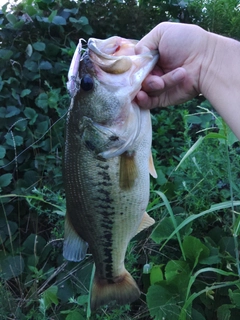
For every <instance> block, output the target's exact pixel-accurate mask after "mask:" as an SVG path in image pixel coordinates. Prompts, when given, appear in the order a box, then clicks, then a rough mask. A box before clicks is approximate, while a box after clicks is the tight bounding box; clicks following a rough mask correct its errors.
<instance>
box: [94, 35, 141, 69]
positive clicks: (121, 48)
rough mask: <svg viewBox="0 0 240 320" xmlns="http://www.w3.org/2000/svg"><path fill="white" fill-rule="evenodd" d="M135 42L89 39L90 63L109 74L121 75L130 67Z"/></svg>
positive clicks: (115, 38) (115, 39)
mask: <svg viewBox="0 0 240 320" xmlns="http://www.w3.org/2000/svg"><path fill="white" fill-rule="evenodd" d="M136 43H137V41H136V40H127V39H123V38H120V37H111V38H109V39H106V40H99V39H95V38H90V39H89V40H88V49H89V56H90V59H91V60H92V62H93V63H94V64H96V65H98V66H99V67H100V68H101V69H102V70H103V71H105V72H107V73H110V74H122V73H124V72H126V71H128V70H129V69H130V68H131V66H132V59H131V56H132V55H134V54H135V53H134V47H135V44H136Z"/></svg>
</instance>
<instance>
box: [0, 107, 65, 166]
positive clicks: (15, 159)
mask: <svg viewBox="0 0 240 320" xmlns="http://www.w3.org/2000/svg"><path fill="white" fill-rule="evenodd" d="M67 113H68V110H67V111H66V112H65V113H64V114H63V115H62V116H61V117H60V118H59V119H58V120H57V121H55V122H54V123H53V124H52V125H51V126H50V127H49V128H48V129H47V131H45V132H44V134H43V135H42V136H41V137H40V138H39V139H37V140H36V141H35V142H33V143H32V144H30V145H29V146H28V147H27V148H26V149H24V150H23V151H22V152H20V153H19V154H18V155H16V156H15V158H14V159H13V160H12V161H10V162H9V163H8V164H5V165H4V166H1V167H0V169H3V168H6V167H7V166H9V165H10V164H12V163H13V162H14V161H17V159H18V158H19V157H20V156H21V155H22V154H23V153H24V152H25V151H27V150H28V149H30V148H31V147H32V146H34V145H35V144H36V143H38V142H39V141H40V140H41V139H42V138H44V137H45V135H46V134H47V133H48V132H49V131H50V130H51V129H52V127H53V126H55V124H57V123H58V122H59V121H60V120H62V119H63V118H64V117H65V116H66V114H67ZM15 124H16V123H15ZM15 124H14V125H15ZM14 125H12V126H11V128H10V129H9V130H8V132H11V134H12V136H13V133H12V130H11V129H12V127H13V126H14ZM13 141H15V140H14V139H13ZM13 143H14V142H13ZM15 154H16V152H15Z"/></svg>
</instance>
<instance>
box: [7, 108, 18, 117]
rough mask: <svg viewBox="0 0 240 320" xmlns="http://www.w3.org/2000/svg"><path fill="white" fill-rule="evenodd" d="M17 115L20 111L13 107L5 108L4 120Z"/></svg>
mask: <svg viewBox="0 0 240 320" xmlns="http://www.w3.org/2000/svg"><path fill="white" fill-rule="evenodd" d="M19 113H20V110H19V109H18V108H16V107H15V106H7V110H6V115H5V118H11V117H13V116H16V115H18V114H19Z"/></svg>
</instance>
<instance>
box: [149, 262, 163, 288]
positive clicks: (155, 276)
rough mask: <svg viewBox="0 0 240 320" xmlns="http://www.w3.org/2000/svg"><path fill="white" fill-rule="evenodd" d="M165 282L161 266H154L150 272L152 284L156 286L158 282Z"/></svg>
mask: <svg viewBox="0 0 240 320" xmlns="http://www.w3.org/2000/svg"><path fill="white" fill-rule="evenodd" d="M161 280H163V272H162V270H161V265H156V266H153V267H152V269H151V271H150V283H151V285H152V284H155V283H156V282H159V281H161Z"/></svg>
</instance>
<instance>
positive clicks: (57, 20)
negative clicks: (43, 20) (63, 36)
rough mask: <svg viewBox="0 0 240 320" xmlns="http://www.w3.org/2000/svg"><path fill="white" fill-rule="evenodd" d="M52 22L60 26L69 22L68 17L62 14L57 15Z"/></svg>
mask: <svg viewBox="0 0 240 320" xmlns="http://www.w3.org/2000/svg"><path fill="white" fill-rule="evenodd" d="M52 23H53V24H56V25H60V26H63V25H66V24H67V22H66V19H65V18H63V17H61V16H55V17H54V18H53V20H52Z"/></svg>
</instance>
